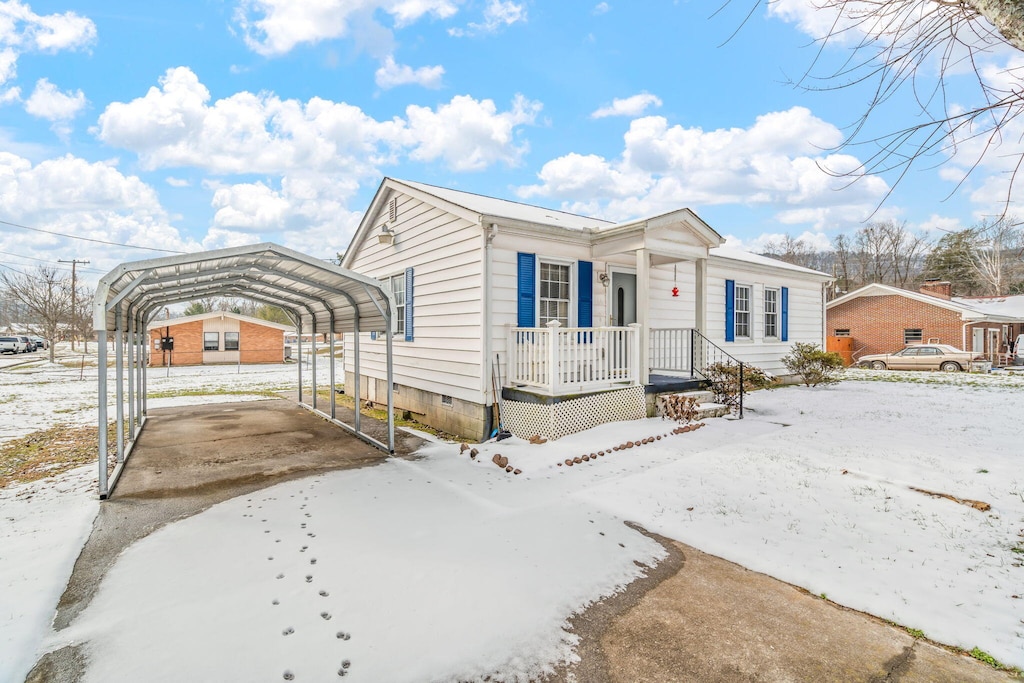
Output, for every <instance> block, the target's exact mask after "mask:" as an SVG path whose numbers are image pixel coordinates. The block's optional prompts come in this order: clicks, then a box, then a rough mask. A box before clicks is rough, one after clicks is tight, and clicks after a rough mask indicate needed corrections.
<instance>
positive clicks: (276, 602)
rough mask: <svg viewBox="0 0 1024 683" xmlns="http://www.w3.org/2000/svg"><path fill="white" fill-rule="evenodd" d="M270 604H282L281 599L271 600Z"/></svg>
mask: <svg viewBox="0 0 1024 683" xmlns="http://www.w3.org/2000/svg"><path fill="white" fill-rule="evenodd" d="M270 604H271V605H280V604H281V601H280V600H278V599H277V598H274V599H273V600H271V601H270Z"/></svg>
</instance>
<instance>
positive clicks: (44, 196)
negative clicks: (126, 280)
mask: <svg viewBox="0 0 1024 683" xmlns="http://www.w3.org/2000/svg"><path fill="white" fill-rule="evenodd" d="M0 214H2V215H3V216H5V218H6V219H7V220H10V221H11V222H14V223H19V224H22V225H28V226H32V227H36V228H41V229H43V230H50V231H54V232H59V233H65V234H71V235H75V236H78V237H87V238H91V239H98V240H105V241H108V242H121V243H125V244H133V245H138V246H144V247H156V248H162V249H171V250H176V251H194V250H196V249H198V248H199V245H198V244H196V243H195V242H192V241H191V240H188V239H185V238H183V237H182V236H181V234H180V233H179V232H178V230H177V229H175V228H174V227H172V226H171V225H170V223H169V220H168V215H167V212H166V211H165V210H164V208H163V207H162V206H161V205H160V201H159V198H158V197H157V194H156V192H155V191H154V190H153V188H151V187H150V186H148V185H147V184H146V183H144V182H142V181H141V180H140V179H139V178H138V177H136V176H127V175H124V174H123V173H121V172H120V171H119V170H118V169H117V168H116V167H114V166H113V165H111V164H105V163H98V162H97V163H90V162H88V161H85V160H84V159H81V158H78V157H74V156H71V155H66V156H63V157H59V158H56V159H49V160H46V161H42V162H40V163H38V164H35V165H33V163H32V162H31V161H29V160H28V159H25V158H24V157H20V156H17V155H15V154H11V153H9V152H0ZM0 249H2V250H4V251H9V252H12V253H16V254H20V255H23V256H32V257H36V258H45V259H47V260H56V259H57V258H68V257H69V256H71V255H73V256H75V257H76V258H86V259H89V260H90V261H92V263H91V264H90V268H94V269H101V270H109V269H110V268H113V267H114V266H115V265H116V264H117V263H119V262H121V261H125V260H133V259H139V258H147V257H152V256H156V255H159V254H158V253H154V252H147V251H140V250H133V249H125V248H119V247H111V246H108V245H101V244H95V243H92V242H84V241H79V240H74V241H72V240H70V239H68V238H63V237H58V236H55V235H49V234H43V233H38V232H31V231H0ZM83 277H87V276H83Z"/></svg>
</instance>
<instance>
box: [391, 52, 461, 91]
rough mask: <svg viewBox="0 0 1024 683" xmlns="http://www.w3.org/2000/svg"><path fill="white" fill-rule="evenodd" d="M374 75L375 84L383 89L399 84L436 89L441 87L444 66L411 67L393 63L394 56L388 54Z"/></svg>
mask: <svg viewBox="0 0 1024 683" xmlns="http://www.w3.org/2000/svg"><path fill="white" fill-rule="evenodd" d="M374 76H375V78H376V81H377V86H378V87H380V88H383V89H385V90H387V89H389V88H394V87H396V86H399V85H420V86H423V87H424V88H432V89H437V88H440V87H441V78H442V77H443V76H444V67H443V66H440V65H438V66H421V67H419V68H417V69H413V68H412V67H411V66H408V65H406V64H397V63H395V58H394V57H392V56H391V55H388V56H387V57H386V58H385V59H384V63H383V64H381V66H380V68H379V69H377V72H376V74H374Z"/></svg>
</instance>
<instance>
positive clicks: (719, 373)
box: [704, 363, 776, 403]
mask: <svg viewBox="0 0 1024 683" xmlns="http://www.w3.org/2000/svg"><path fill="white" fill-rule="evenodd" d="M704 376H705V377H706V378H707V380H708V382H710V383H711V387H710V389H711V391H713V392H715V401H717V402H719V403H725V402H726V401H727V399H728V398H729V397H732V396H736V395H737V394H738V393H739V387H740V366H739V365H737V364H735V363H714V364H712V365H709V366H708V367H707V368H705V369H704ZM775 381H776V380H775V378H774V377H772V376H771V375H769V374H768V373H767V372H765V371H764V370H762V369H761V368H759V367H757V366H756V365H748V364H747V363H744V364H743V393H745V394H746V393H750V392H751V391H754V390H755V389H771V388H772V387H774V386H775Z"/></svg>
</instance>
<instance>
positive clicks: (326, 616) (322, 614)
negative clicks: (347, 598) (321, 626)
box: [320, 612, 331, 621]
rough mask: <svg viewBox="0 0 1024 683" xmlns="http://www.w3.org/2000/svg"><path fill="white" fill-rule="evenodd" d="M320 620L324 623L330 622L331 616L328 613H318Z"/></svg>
mask: <svg viewBox="0 0 1024 683" xmlns="http://www.w3.org/2000/svg"><path fill="white" fill-rule="evenodd" d="M320 618H321V619H323V620H324V621H330V620H331V614H330V612H321V613H320Z"/></svg>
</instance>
